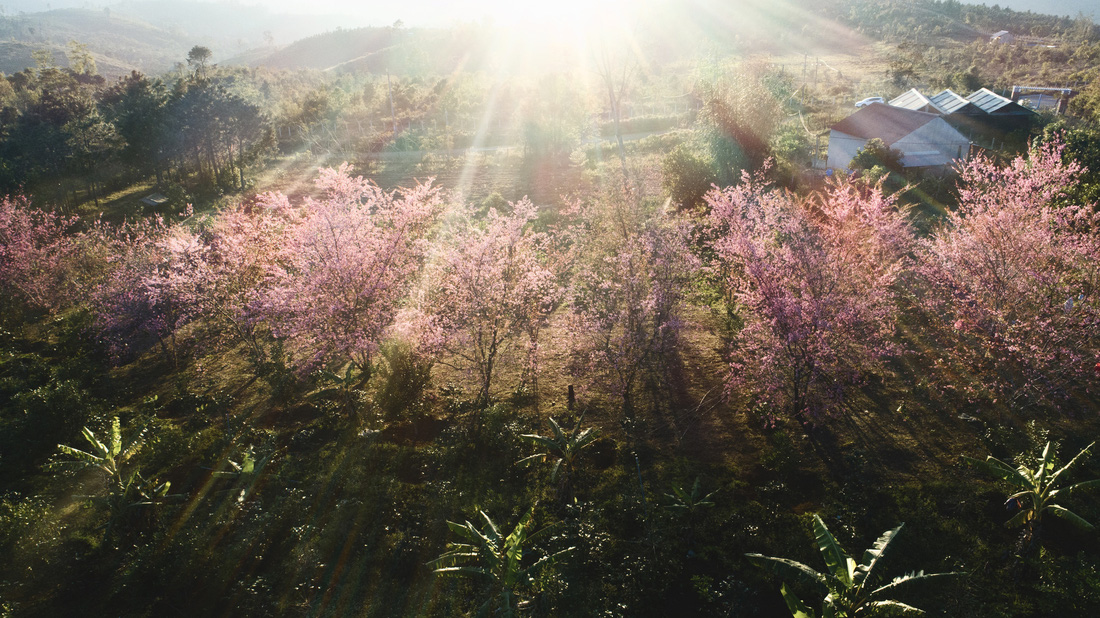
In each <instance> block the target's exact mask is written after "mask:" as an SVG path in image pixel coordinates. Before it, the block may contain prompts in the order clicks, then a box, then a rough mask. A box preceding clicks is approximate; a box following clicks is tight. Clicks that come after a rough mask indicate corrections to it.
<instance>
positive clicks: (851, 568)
mask: <svg viewBox="0 0 1100 618" xmlns="http://www.w3.org/2000/svg"><path fill="white" fill-rule="evenodd" d="M903 525H904V524H903ZM900 530H901V526H898V527H897V528H894V529H893V530H887V531H886V532H884V533H883V534H882V536H880V537H879V538H878V540H877V541H875V544H874V545H872V546H871V547H870V548H869V549H868V550H867V551H865V552H864V553H863V561H862V562H861V563H859V564H856V561H855V560H854V559H853V558H851V557H850V556H848V554H846V553H845V552H844V550H843V549H842V548H841V547H840V544H839V543H837V542H836V539H835V538H833V535H832V533H830V532H829V529H828V528H827V527H826V526H825V522H823V521H822V520H821V517H820V516H818V515H814V537H815V538H816V540H817V548H818V550H820V551H821V556H822V558H824V559H825V565H826V566H827V567H828V568H829V570H828V571H826V572H825V573H818V572H817V571H815V570H813V569H812V568H810V567H808V566H806V565H805V564H802V563H801V562H795V561H794V560H788V559H786V558H774V557H771V556H764V555H761V554H745V556H747V557H748V559H749V560H750V561H752V562H753V563H754V564H756V565H757V566H760V567H762V568H764V569H766V570H768V571H770V572H772V573H774V574H775V575H778V576H780V577H783V578H786V579H792V580H796V581H800V582H805V583H808V584H811V585H813V586H815V587H817V588H818V589H819V590H820V591H821V592H823V593H825V598H824V599H823V600H822V601H821V615H822V617H823V618H859V617H871V616H883V615H891V614H893V615H898V614H901V615H905V614H913V615H916V614H923V613H924V612H923V611H922V610H920V609H918V608H916V607H913V606H912V605H908V604H905V603H902V602H901V601H895V600H892V599H890V596H892V595H893V594H895V593H897V592H898V591H900V590H902V589H903V588H905V587H908V586H910V585H912V584H914V583H917V582H923V581H928V580H932V579H936V580H939V579H942V578H945V577H956V576H959V575H962V574H961V573H929V574H925V573H924V571H921V572H919V573H909V574H906V575H903V576H901V577H896V578H894V579H893V580H892V581H891V582H890V583H888V584H885V585H883V586H878V587H875V580H876V579H878V577H879V576H880V565H881V564H882V560H883V559H884V558H885V557H886V554H887V553H888V551H889V550H890V547H891V544H892V543H893V541H894V539H895V538H897V535H898V532H899V531H900ZM780 593H781V594H782V595H783V600H784V601H785V602H786V603H787V608H788V609H789V610H790V611H791V615H792V616H794V618H815V617H816V616H817V614H816V613H814V610H812V609H810V607H809V606H808V605H806V603H804V602H803V601H802V600H801V599H800V598H798V597H797V596H796V595H795V594H794V592H792V591H791V590H790V588H788V587H787V584H786V583H784V584H783V585H782V587H781V588H780Z"/></svg>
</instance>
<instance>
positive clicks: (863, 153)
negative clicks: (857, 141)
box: [848, 137, 904, 173]
mask: <svg viewBox="0 0 1100 618" xmlns="http://www.w3.org/2000/svg"><path fill="white" fill-rule="evenodd" d="M902 156H904V155H903V154H902V152H901V151H900V150H895V149H893V148H890V147H889V146H887V145H886V143H885V142H883V141H882V140H881V139H879V138H877V137H875V138H871V139H870V140H868V141H867V143H866V144H864V145H863V148H860V149H859V150H857V151H856V156H854V157H852V162H851V163H849V164H848V167H850V168H852V169H854V170H856V169H858V170H870V169H872V168H874V167H884V168H886V169H888V170H890V171H892V172H899V173H900V172H901V170H902V166H901V158H902Z"/></svg>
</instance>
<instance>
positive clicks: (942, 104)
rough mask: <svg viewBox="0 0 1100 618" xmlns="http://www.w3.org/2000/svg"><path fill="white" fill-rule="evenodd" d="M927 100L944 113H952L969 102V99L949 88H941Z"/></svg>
mask: <svg viewBox="0 0 1100 618" xmlns="http://www.w3.org/2000/svg"><path fill="white" fill-rule="evenodd" d="M929 100H930V101H931V102H932V104H933V105H935V106H936V107H938V108H940V109H942V110H943V113H945V114H954V113H955V112H957V111H959V110H961V109H962V108H964V107H966V106H967V105H969V104H970V101H968V100H966V99H965V98H963V97H962V96H961V95H958V94H956V93H955V92H953V91H951V90H950V89H946V90H943V91H942V92H940V93H939V94H937V95H935V96H933V97H932V98H931V99H929Z"/></svg>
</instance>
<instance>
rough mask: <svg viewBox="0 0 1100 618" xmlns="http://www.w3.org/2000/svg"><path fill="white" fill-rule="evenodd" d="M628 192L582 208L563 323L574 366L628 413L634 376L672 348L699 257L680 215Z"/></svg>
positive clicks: (653, 367)
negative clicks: (568, 311)
mask: <svg viewBox="0 0 1100 618" xmlns="http://www.w3.org/2000/svg"><path fill="white" fill-rule="evenodd" d="M629 198H630V196H629V195H627V196H625V197H624V199H622V200H616V199H611V200H609V201H608V202H607V203H605V204H603V206H602V208H600V209H597V210H590V211H588V212H587V213H584V214H583V215H582V224H581V225H582V228H583V229H581V230H580V231H579V232H578V233H575V234H574V236H575V238H576V239H577V242H579V243H580V244H581V246H580V247H578V248H577V253H578V255H577V258H576V264H577V266H576V274H575V276H574V281H573V288H572V292H571V305H572V316H571V317H572V321H571V327H572V331H573V333H575V338H574V346H573V347H574V355H575V357H576V360H577V365H578V366H577V368H578V369H579V370H581V371H582V372H584V373H586V374H587V375H591V376H593V377H595V378H596V380H597V381H598V382H599V383H600V384H601V385H602V386H603V387H605V388H607V389H608V390H609V391H610V392H611V393H612V394H613V395H615V396H616V397H618V398H620V400H621V403H622V410H623V413H624V414H625V415H626V416H627V417H628V418H632V417H633V416H634V414H635V410H636V398H637V389H638V383H639V382H640V381H641V379H642V378H643V377H644V376H645V375H646V374H647V372H651V374H653V375H656V374H658V373H660V372H661V369H662V367H664V365H665V363H666V362H667V361H669V360H670V357H671V355H672V354H673V353H674V351H675V348H676V345H677V342H678V341H679V335H680V331H681V328H682V326H683V323H682V313H683V309H684V301H685V293H686V291H687V287H688V285H689V283H690V281H691V280H692V278H693V277H694V276H695V275H696V272H697V270H698V268H699V263H698V260H697V259H696V258H695V256H694V255H693V254H692V252H691V251H690V249H689V244H688V243H689V238H690V229H689V227H688V225H687V224H686V223H685V222H684V221H681V220H678V219H676V218H675V217H674V216H673V215H670V214H667V213H664V212H646V211H644V210H643V209H642V208H641V207H640V206H639V204H638V202H637V201H635V200H631V199H629Z"/></svg>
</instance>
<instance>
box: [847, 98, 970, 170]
mask: <svg viewBox="0 0 1100 618" xmlns="http://www.w3.org/2000/svg"><path fill="white" fill-rule="evenodd" d="M876 137H877V138H878V139H880V140H882V141H883V142H884V143H885V144H886V145H887V146H889V147H891V148H893V149H895V150H900V151H901V153H902V158H901V164H902V166H904V167H937V166H942V165H951V164H952V163H953V162H954V161H955V160H957V159H963V160H965V159H966V157H967V155H968V154H969V152H970V140H968V139H967V138H966V136H964V135H963V134H962V133H959V132H958V131H957V130H956V129H955V128H954V127H952V126H951V125H949V124H947V121H946V120H944V119H943V117H942V116H940V115H938V114H932V113H929V112H922V111H916V110H911V109H904V108H901V107H894V106H891V105H884V104H882V103H873V104H871V105H868V106H867V107H864V108H863V109H861V110H859V111H857V112H856V113H854V114H852V115H851V116H848V117H847V118H845V119H844V120H841V121H840V122H838V123H836V124H835V125H833V126H832V127H831V128H830V131H829V157H828V161H827V162H826V165H827V166H828V167H830V168H833V169H846V168H847V167H848V164H849V163H851V161H852V158H853V157H855V156H856V152H857V151H859V149H860V148H862V147H863V146H864V145H865V144H866V143H867V142H868V141H870V140H871V139H873V138H876Z"/></svg>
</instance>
